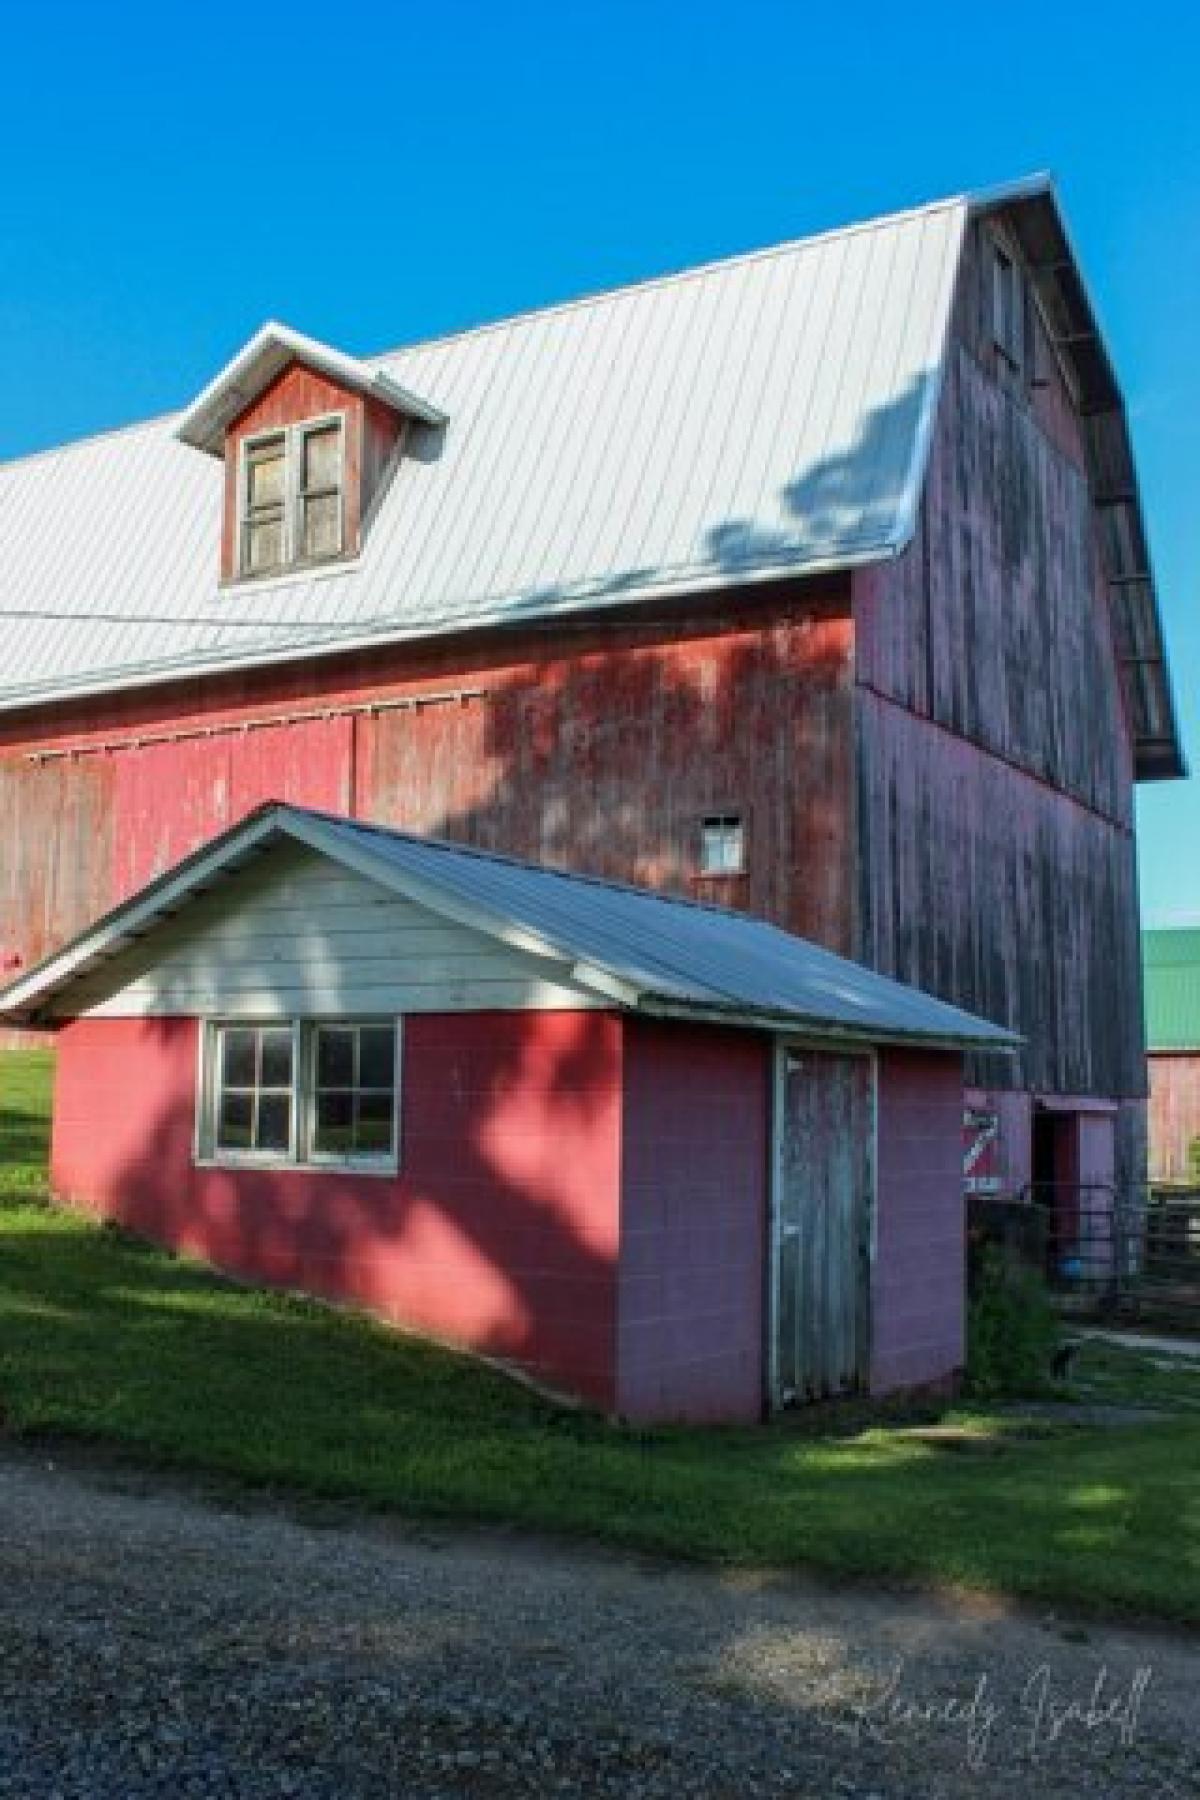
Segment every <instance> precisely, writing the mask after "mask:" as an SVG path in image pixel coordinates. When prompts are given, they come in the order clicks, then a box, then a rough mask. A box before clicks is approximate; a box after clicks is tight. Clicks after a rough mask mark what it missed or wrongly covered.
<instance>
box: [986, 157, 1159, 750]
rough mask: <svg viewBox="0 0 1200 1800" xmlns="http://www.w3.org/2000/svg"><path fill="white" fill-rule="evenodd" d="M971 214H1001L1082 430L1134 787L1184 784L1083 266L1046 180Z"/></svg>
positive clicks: (1118, 398) (1141, 545)
mask: <svg viewBox="0 0 1200 1800" xmlns="http://www.w3.org/2000/svg"><path fill="white" fill-rule="evenodd" d="M970 207H971V211H972V213H973V214H976V215H979V214H1001V215H1002V216H1003V218H1004V221H1005V224H1006V225H1007V227H1008V229H1009V230H1010V231H1011V232H1012V233H1013V235H1014V236H1015V237H1016V239H1017V241H1018V243H1019V244H1020V246H1021V250H1022V254H1023V256H1024V258H1025V261H1026V263H1027V265H1028V267H1029V270H1030V273H1031V276H1032V279H1033V286H1034V293H1035V296H1036V299H1037V303H1038V308H1039V311H1040V313H1041V317H1042V321H1043V324H1044V326H1045V328H1046V331H1047V335H1048V336H1049V337H1050V340H1051V343H1052V344H1053V346H1054V353H1055V356H1056V358H1057V359H1058V363H1059V367H1060V369H1061V370H1062V373H1063V378H1064V380H1065V381H1066V383H1067V386H1068V389H1069V390H1070V392H1071V394H1072V395H1073V396H1074V399H1075V402H1076V405H1077V407H1078V409H1079V413H1080V416H1081V420H1082V425H1083V438H1084V448H1085V454H1086V457H1087V462H1088V476H1089V481H1090V484H1091V489H1092V498H1093V503H1094V505H1095V508H1096V512H1097V515H1098V517H1099V519H1100V524H1101V532H1100V538H1101V552H1102V555H1103V558H1104V564H1105V571H1104V572H1105V575H1106V577H1107V580H1108V588H1109V607H1110V614H1111V618H1112V627H1113V640H1114V647H1115V651H1116V656H1117V661H1118V665H1119V667H1120V674H1121V682H1122V688H1123V691H1124V693H1125V697H1126V703H1127V707H1128V714H1129V723H1130V730H1131V735H1132V739H1133V753H1134V776H1135V779H1136V780H1137V781H1147V782H1148V781H1173V780H1181V779H1183V778H1185V777H1186V775H1187V772H1188V769H1187V759H1186V757H1185V755H1184V752H1183V744H1182V739H1181V736H1180V731H1179V723H1178V714H1177V712H1176V708H1175V699H1174V694H1173V692H1172V687H1171V675H1170V668H1169V665H1168V661H1167V653H1166V646H1165V641H1164V636H1163V629H1162V617H1161V612H1160V608H1159V603H1158V593H1157V588H1156V584H1155V580H1154V571H1153V568H1152V566H1151V561H1150V550H1149V536H1148V532H1147V529H1146V521H1145V513H1144V509H1143V506H1142V498H1141V492H1140V488H1139V485H1138V478H1137V469H1136V465H1135V462H1134V456H1133V445H1132V440H1131V436H1130V431H1129V420H1128V415H1127V412H1126V408H1125V401H1124V397H1123V395H1122V392H1121V388H1120V384H1119V383H1118V381H1117V377H1116V372H1115V370H1114V368H1113V365H1112V360H1111V358H1110V356H1109V353H1108V347H1107V343H1106V341H1105V337H1104V333H1103V332H1102V330H1101V328H1100V323H1099V319H1098V315H1097V312H1096V308H1095V306H1094V304H1093V301H1092V297H1091V294H1090V293H1089V291H1088V287H1087V283H1086V281H1085V279H1084V275H1083V267H1082V264H1081V263H1080V260H1079V258H1078V256H1077V255H1076V252H1075V246H1074V244H1073V243H1072V241H1071V236H1070V232H1069V230H1068V228H1067V223H1066V219H1065V217H1064V215H1063V211H1062V208H1061V207H1060V206H1059V203H1058V196H1057V193H1056V191H1055V186H1054V182H1053V179H1052V178H1051V177H1050V175H1048V174H1045V173H1042V174H1036V175H1031V176H1029V177H1027V178H1026V179H1025V180H1023V181H1018V182H1013V183H1010V184H1008V185H1007V186H1004V187H997V188H991V189H986V190H982V191H981V192H979V193H977V194H974V195H972V196H971V197H970Z"/></svg>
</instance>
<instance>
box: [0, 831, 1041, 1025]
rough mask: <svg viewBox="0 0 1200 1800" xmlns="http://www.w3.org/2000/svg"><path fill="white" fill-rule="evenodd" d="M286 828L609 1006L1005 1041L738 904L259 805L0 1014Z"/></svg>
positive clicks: (83, 968) (59, 989) (22, 1010)
mask: <svg viewBox="0 0 1200 1800" xmlns="http://www.w3.org/2000/svg"><path fill="white" fill-rule="evenodd" d="M286 839H291V840H293V841H296V842H299V843H302V844H307V845H308V846H309V847H310V848H311V849H314V850H316V851H318V852H320V853H321V854H323V855H326V856H329V857H331V858H333V860H334V861H337V862H340V863H343V864H345V865H346V866H347V867H350V868H353V869H355V870H357V871H358V873H360V874H362V875H365V876H367V877H368V878H369V879H371V880H373V881H377V882H379V883H380V884H381V885H382V886H384V887H386V888H388V889H390V890H392V891H394V892H396V893H399V894H402V895H403V896H404V897H405V898H406V899H410V900H414V901H416V902H417V903H418V904H420V905H423V906H426V907H428V908H430V910H432V911H434V912H436V913H440V914H442V915H443V916H446V917H449V918H453V919H456V920H457V921H458V922H459V923H460V924H465V925H468V926H470V927H471V928H472V929H474V930H477V931H481V932H484V933H486V934H487V935H488V936H491V937H494V938H496V939H498V940H501V941H503V942H505V943H508V944H511V945H512V946H513V947H514V948H516V949H519V950H522V951H524V952H526V953H527V954H531V955H533V956H537V957H543V958H546V959H547V960H548V961H550V962H551V963H553V964H555V965H557V968H558V973H559V975H560V977H561V976H563V975H565V976H566V977H568V978H569V979H570V980H571V981H572V982H574V983H575V984H576V985H578V986H580V987H583V988H585V989H587V990H589V991H590V992H593V993H598V994H600V995H601V996H603V997H604V998H605V999H606V1000H611V1001H612V1003H613V1004H614V1005H615V1006H620V1007H623V1008H625V1009H627V1010H632V1011H638V1012H645V1013H650V1014H653V1015H656V1016H668V1017H674V1016H680V1017H691V1018H695V1017H701V1018H712V1019H718V1020H726V1021H728V1022H729V1023H733V1024H756V1025H760V1026H762V1027H764V1028H768V1029H773V1030H790V1031H795V1032H804V1033H815V1034H817V1035H820V1036H827V1037H828V1036H833V1037H838V1038H850V1039H857V1040H861V1041H865V1042H873V1043H879V1042H894V1043H919V1044H926V1045H943V1046H951V1047H956V1048H957V1047H962V1048H965V1047H971V1048H973V1049H977V1050H978V1049H990V1050H1008V1049H1011V1048H1013V1047H1014V1046H1015V1045H1016V1044H1017V1043H1019V1042H1020V1040H1019V1039H1018V1038H1017V1037H1016V1036H1014V1035H1013V1033H1011V1032H1009V1031H1006V1030H1004V1029H1002V1028H1001V1027H1000V1026H998V1025H992V1024H989V1023H987V1022H986V1021H985V1020H983V1019H979V1018H976V1017H975V1016H974V1015H973V1014H971V1013H966V1012H962V1011H961V1010H960V1009H959V1008H958V1007H955V1006H949V1005H947V1004H946V1003H945V1002H944V1001H941V1000H935V999H933V998H932V997H931V996H930V995H928V994H925V993H923V992H921V991H920V990H919V989H918V988H913V987H907V986H905V985H904V984H902V983H901V982H897V981H891V980H889V979H888V978H887V977H886V976H883V975H877V974H875V973H874V972H873V971H872V970H870V969H866V968H863V967H862V966H861V965H860V964H858V963H854V962H850V961H848V960H847V959H846V958H845V957H841V956H835V955H833V954H832V952H830V951H828V950H822V949H820V948H818V946H817V945H815V944H811V943H809V942H807V940H805V939H804V938H798V937H793V936H792V935H791V934H790V933H788V932H786V931H781V930H779V929H778V927H776V926H774V925H767V924H765V923H763V922H762V921H761V920H759V919H754V918H751V917H749V916H748V915H747V914H745V913H737V912H730V911H728V910H727V909H726V908H724V907H718V906H704V905H699V904H697V903H696V902H694V901H690V900H677V899H673V898H670V897H668V896H665V895H661V894H654V893H650V892H649V891H647V890H646V889H644V888H636V887H630V886H626V885H622V884H620V883H617V882H610V881H601V880H599V879H596V878H594V877H592V876H586V875H575V874H568V873H566V872H563V871H560V870H555V869H546V868H542V867H539V866H538V865H536V864H533V863H522V862H517V861H515V860H514V859H512V858H510V857H502V856H495V855H492V854H490V853H488V852H484V851H479V850H471V849H467V848H465V847H463V846H461V845H454V844H448V843H442V842H438V841H436V840H431V839H428V838H420V837H414V836H410V835H407V834H405V833H402V832H397V831H390V830H385V829H384V828H382V827H379V826H372V825H363V824H359V823H357V822H354V821H351V820H349V819H343V818H337V817H333V816H330V815H329V814H326V813H315V812H310V811H308V810H306V809H304V808H302V807H294V806H286V805H283V804H280V803H271V804H269V805H267V806H265V807H261V808H260V809H259V810H258V811H257V812H255V813H252V814H251V815H250V816H249V817H248V818H247V819H245V820H243V821H242V823H241V824H239V825H235V826H234V827H233V828H232V829H231V830H229V831H227V832H225V833H224V834H223V835H222V836H221V837H219V838H216V839H214V840H213V842H212V843H210V844H209V845H207V846H206V847H205V848H204V849H202V850H199V851H197V852H196V853H195V854H194V855H192V856H190V857H188V858H187V859H186V860H185V861H184V862H182V863H180V864H179V865H178V867H177V868H176V869H174V870H173V871H170V872H169V873H167V874H166V875H163V876H160V877H159V878H158V879H157V880H156V881H154V882H152V883H151V884H150V885H149V886H148V887H146V888H144V889H143V890H142V892H141V893H140V894H136V895H134V896H133V898H132V899H130V900H127V901H126V902H124V904H123V905H121V906H119V907H118V908H117V909H116V910H115V911H114V912H112V913H110V914H108V916H107V918H105V919H103V920H101V921H100V922H99V923H98V924H97V925H96V926H94V927H92V928H91V929H90V930H88V931H85V932H84V933H83V934H82V935H81V936H80V937H78V938H76V939H75V940H74V942H73V943H71V944H68V945H67V946H66V948H65V949H63V950H61V951H59V952H58V953H57V955H55V956H53V957H51V958H50V959H49V960H48V961H46V962H44V963H43V964H41V966H40V967H39V968H37V969H34V970H31V971H30V972H29V973H28V974H27V975H24V976H22V977H21V978H20V979H19V980H17V981H15V982H13V983H12V984H11V985H10V986H9V987H8V988H6V989H4V990H3V991H0V1018H3V1017H5V1016H6V1015H7V1016H8V1017H10V1018H16V1019H21V1020H25V1021H36V1020H37V1019H38V1018H39V1016H40V1014H41V1011H42V1009H43V1008H44V1007H45V1006H46V1003H47V1002H48V1001H49V1000H50V999H51V998H52V997H53V998H55V999H56V1000H57V1001H58V1003H59V1006H60V1008H61V1003H62V999H63V997H64V994H65V996H66V998H67V999H68V1001H69V988H70V984H71V983H72V982H73V981H75V980H77V979H78V978H80V977H81V976H82V975H84V974H89V973H91V972H93V971H94V970H95V969H96V968H97V967H98V966H99V965H100V964H101V963H103V962H104V961H105V960H107V959H108V958H111V957H113V956H116V955H119V954H120V952H121V951H122V950H125V949H128V948H129V946H130V944H131V943H132V942H134V941H135V940H137V939H142V938H145V937H146V936H147V935H148V934H149V933H151V932H152V931H153V929H154V927H155V925H156V924H158V923H160V922H161V921H162V920H164V919H165V918H167V917H171V916H174V915H175V914H176V913H177V912H178V911H179V910H180V908H181V907H183V906H185V905H186V903H187V901H188V900H189V898H193V897H195V896H196V895H198V894H199V893H202V892H204V891H205V890H206V889H207V888H208V887H210V886H211V884H212V883H213V882H214V881H217V880H219V879H220V877H221V876H222V874H224V873H226V872H227V871H229V870H230V869H231V868H234V867H238V866H240V865H241V864H243V863H244V862H245V861H246V860H247V858H248V857H250V856H252V855H256V854H258V853H260V852H261V851H262V850H264V849H266V848H268V847H269V846H270V845H272V844H273V843H277V842H280V841H282V840H286Z"/></svg>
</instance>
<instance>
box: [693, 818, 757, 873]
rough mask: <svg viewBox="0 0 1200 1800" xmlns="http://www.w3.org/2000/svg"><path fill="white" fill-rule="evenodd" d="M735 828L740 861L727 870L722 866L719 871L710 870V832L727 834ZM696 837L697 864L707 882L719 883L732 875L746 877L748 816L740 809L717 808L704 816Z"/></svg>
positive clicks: (715, 869)
mask: <svg viewBox="0 0 1200 1800" xmlns="http://www.w3.org/2000/svg"><path fill="white" fill-rule="evenodd" d="M734 828H736V830H737V833H738V860H737V864H736V866H735V867H733V868H727V867H726V866H725V865H724V864H722V866H721V867H720V868H719V869H717V868H710V867H709V865H708V864H707V863H706V862H705V848H706V845H707V843H708V835H709V832H710V830H717V831H720V832H723V833H727V832H729V831H730V830H731V829H734ZM696 837H697V844H696V864H697V868H698V871H699V873H700V874H701V876H703V878H704V879H705V880H706V881H719V880H721V878H722V877H723V876H724V877H726V878H728V877H729V876H731V875H744V874H745V873H746V815H745V813H744V812H743V811H742V809H741V808H740V807H737V806H720V807H716V806H715V807H713V809H712V811H711V812H706V813H704V814H702V816H701V818H700V822H699V825H698V826H697V829H696Z"/></svg>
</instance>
